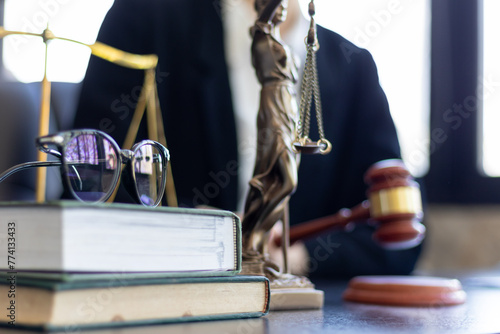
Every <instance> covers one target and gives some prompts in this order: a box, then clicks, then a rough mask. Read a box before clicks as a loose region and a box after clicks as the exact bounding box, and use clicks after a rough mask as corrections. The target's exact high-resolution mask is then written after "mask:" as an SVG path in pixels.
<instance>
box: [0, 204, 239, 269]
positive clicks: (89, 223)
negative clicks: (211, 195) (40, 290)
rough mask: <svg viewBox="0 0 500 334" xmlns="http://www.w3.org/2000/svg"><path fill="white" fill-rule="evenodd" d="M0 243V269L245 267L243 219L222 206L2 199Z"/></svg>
mask: <svg viewBox="0 0 500 334" xmlns="http://www.w3.org/2000/svg"><path fill="white" fill-rule="evenodd" d="M0 244H2V245H5V247H3V249H1V250H0V256H1V258H2V261H0V271H9V270H10V271H34V272H48V273H50V272H54V273H61V272H65V273H78V274H81V273H89V274H96V273H114V272H115V273H116V272H119V273H128V272H132V273H164V274H165V273H166V274H169V275H178V276H189V275H193V276H224V275H234V274H235V273H238V272H239V271H240V270H241V223H240V221H239V219H238V217H237V216H236V215H235V214H233V213H231V212H228V211H222V210H198V209H189V208H171V207H159V208H147V207H144V206H141V205H129V204H102V205H89V204H81V203H79V202H76V201H58V202H53V203H47V204H34V203H2V204H0ZM7 246H8V247H7ZM2 255H3V256H2Z"/></svg>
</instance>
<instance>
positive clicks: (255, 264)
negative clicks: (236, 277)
mask: <svg viewBox="0 0 500 334" xmlns="http://www.w3.org/2000/svg"><path fill="white" fill-rule="evenodd" d="M240 275H258V276H266V277H267V278H268V279H269V280H270V282H271V284H270V286H271V305H270V310H271V311H283V310H315V309H321V308H322V307H323V304H324V293H323V291H321V290H317V289H315V288H314V284H313V283H311V281H310V280H309V279H308V278H307V277H303V276H295V275H292V274H287V273H280V272H278V271H276V270H275V268H272V267H268V266H266V265H265V264H264V262H263V261H248V262H247V261H243V265H242V271H241V273H240Z"/></svg>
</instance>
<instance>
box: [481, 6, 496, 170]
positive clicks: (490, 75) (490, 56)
mask: <svg viewBox="0 0 500 334" xmlns="http://www.w3.org/2000/svg"><path fill="white" fill-rule="evenodd" d="M498 13H500V1H498V0H483V43H482V44H483V52H482V63H483V71H482V73H483V74H482V81H483V82H482V87H481V88H482V96H483V98H482V102H483V114H482V115H483V117H482V123H481V126H482V152H481V153H482V155H481V158H482V168H483V170H484V172H485V173H486V175H488V176H496V177H499V176H500V131H499V128H500V93H499V90H500V88H499V82H500V43H499V42H498V32H499V31H500V20H498Z"/></svg>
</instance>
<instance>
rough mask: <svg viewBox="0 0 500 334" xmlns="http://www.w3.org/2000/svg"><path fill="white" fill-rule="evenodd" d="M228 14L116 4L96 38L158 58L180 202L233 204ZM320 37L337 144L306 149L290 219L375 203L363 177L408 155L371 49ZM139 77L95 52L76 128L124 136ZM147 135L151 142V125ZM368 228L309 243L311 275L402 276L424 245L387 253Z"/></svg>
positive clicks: (191, 3) (325, 96) (127, 0)
mask: <svg viewBox="0 0 500 334" xmlns="http://www.w3.org/2000/svg"><path fill="white" fill-rule="evenodd" d="M220 9H221V7H220V3H219V2H218V1H208V0H147V1H144V0H141V1H138V0H116V1H115V4H114V5H113V7H112V8H111V10H110V12H109V13H108V14H107V16H106V19H105V21H104V23H103V26H102V28H101V30H100V33H99V37H98V40H99V41H101V42H103V43H107V44H109V45H112V46H114V47H117V48H119V49H122V50H125V51H128V52H133V53H139V54H148V53H155V54H157V55H158V56H159V67H158V71H157V84H158V90H159V96H160V103H161V108H162V112H163V117H164V122H165V130H166V136H167V143H168V147H169V150H170V153H171V157H172V168H173V175H174V180H175V184H176V190H177V193H178V198H179V203H180V205H183V206H194V205H198V204H207V205H212V206H215V207H219V208H223V209H227V210H235V209H236V193H237V184H238V180H237V164H238V155H237V141H236V128H235V121H234V115H233V109H232V101H231V92H230V87H229V80H228V73H227V68H226V63H225V56H224V44H223V43H224V41H223V30H222V23H221V19H220ZM305 33H306V32H304V34H305ZM318 39H319V43H320V45H321V49H320V51H319V52H318V71H319V80H320V89H321V96H322V105H323V110H324V111H323V113H324V115H323V119H324V126H325V135H326V137H327V138H328V139H329V140H330V141H331V142H332V144H333V150H332V152H331V153H330V154H329V155H326V156H306V155H303V156H302V160H301V164H300V169H299V185H298V189H297V191H296V193H295V194H294V195H293V196H292V198H291V202H290V220H291V224H296V223H298V222H302V221H306V220H309V219H313V218H316V217H321V216H325V215H328V214H333V213H335V212H337V211H338V210H339V209H340V208H342V207H352V206H354V205H356V204H358V203H360V202H361V201H362V200H364V199H366V194H365V191H366V185H365V184H364V182H363V174H364V172H365V171H366V170H367V169H368V167H369V166H370V165H371V164H373V163H375V162H377V161H379V160H383V159H388V158H399V157H400V151H399V144H398V141H397V135H396V130H395V128H394V124H393V121H392V118H391V116H390V113H389V107H388V104H387V99H386V97H385V94H384V92H383V91H382V89H381V87H380V85H379V81H378V74H377V69H376V66H375V64H374V61H373V59H372V57H371V55H370V54H369V53H368V52H367V51H366V50H363V49H360V48H357V47H356V46H354V45H353V44H352V43H350V42H349V41H347V40H345V39H344V38H342V37H341V36H339V35H338V34H336V33H334V32H331V31H329V30H326V29H324V28H322V27H318ZM249 52H250V50H249ZM142 80H143V72H142V71H137V70H130V69H125V68H122V67H119V66H116V65H113V64H110V63H108V62H106V61H103V60H101V59H98V58H96V57H92V59H91V61H90V64H89V68H88V71H87V75H86V78H85V81H84V84H83V87H82V92H81V98H80V103H79V107H78V111H77V114H76V119H75V123H74V127H75V128H82V127H91V128H97V129H101V130H103V131H105V132H107V133H109V134H110V135H112V136H113V137H114V138H115V139H116V140H117V141H118V142H119V143H121V142H123V140H124V137H125V133H126V130H127V128H128V125H129V122H130V119H131V117H132V113H133V110H134V107H135V104H136V103H137V99H138V94H139V89H140V86H141V84H142ZM311 123H312V124H311V125H312V128H311V133H312V134H315V133H317V130H316V128H314V127H315V126H316V124H315V122H314V121H313V122H311ZM140 136H142V137H146V136H145V126H142V128H141V130H140ZM371 232H372V228H370V227H366V226H363V227H358V228H356V230H355V231H353V232H351V233H345V232H337V231H335V232H333V233H330V234H324V235H322V236H320V237H317V238H314V239H313V240H310V241H308V242H307V243H306V245H307V247H308V250H309V252H310V255H311V263H310V269H311V273H312V275H328V276H330V277H331V276H352V275H357V274H403V273H409V272H410V271H411V270H412V269H413V267H414V265H415V262H416V259H417V257H418V254H419V251H420V248H419V247H417V248H415V249H412V250H408V251H399V252H391V251H385V250H382V249H381V248H380V247H378V246H377V245H375V244H374V243H373V241H371Z"/></svg>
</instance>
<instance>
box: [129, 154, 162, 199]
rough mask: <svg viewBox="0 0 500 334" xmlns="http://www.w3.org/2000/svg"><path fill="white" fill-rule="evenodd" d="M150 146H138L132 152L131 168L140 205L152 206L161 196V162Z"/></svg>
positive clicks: (160, 156)
mask: <svg viewBox="0 0 500 334" xmlns="http://www.w3.org/2000/svg"><path fill="white" fill-rule="evenodd" d="M162 159H163V158H162V155H161V153H160V151H159V149H158V148H157V147H156V146H154V145H152V144H144V145H141V146H139V147H138V148H137V149H136V150H135V152H134V158H133V161H132V163H133V168H134V174H135V182H136V188H137V193H138V195H139V199H140V201H141V202H142V204H144V205H146V206H153V205H155V203H156V202H157V201H158V198H159V197H160V196H162V194H161V193H162V187H161V186H162V182H163V180H162V178H163V161H162Z"/></svg>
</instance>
